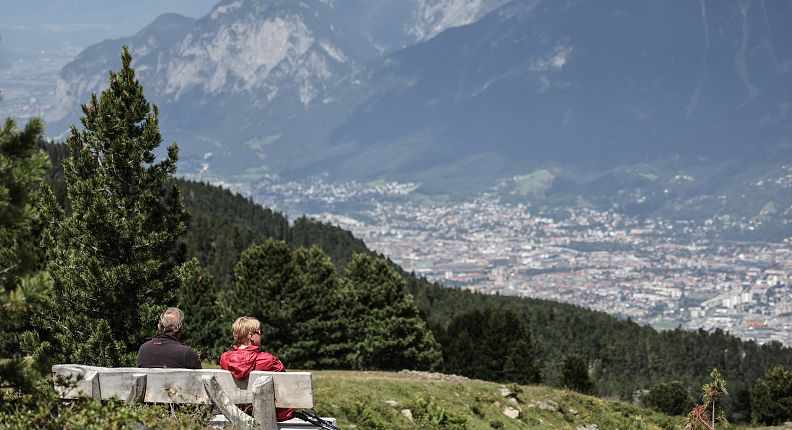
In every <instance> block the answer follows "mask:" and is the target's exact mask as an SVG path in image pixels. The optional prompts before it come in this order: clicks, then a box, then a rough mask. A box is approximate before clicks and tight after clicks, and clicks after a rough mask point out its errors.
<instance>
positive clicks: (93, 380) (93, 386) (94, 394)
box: [83, 370, 102, 402]
mask: <svg viewBox="0 0 792 430" xmlns="http://www.w3.org/2000/svg"><path fill="white" fill-rule="evenodd" d="M84 384H85V385H83V386H84V387H85V388H86V389H85V394H87V395H88V397H91V398H93V399H94V400H96V401H97V402H101V401H102V389H101V387H99V373H98V372H97V371H95V370H90V371H88V372H85V381H84Z"/></svg>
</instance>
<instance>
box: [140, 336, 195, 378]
mask: <svg viewBox="0 0 792 430" xmlns="http://www.w3.org/2000/svg"><path fill="white" fill-rule="evenodd" d="M137 367H167V368H174V369H200V368H201V360H200V359H199V358H198V354H196V353H195V351H193V349H192V348H190V347H189V346H187V345H185V344H183V343H181V342H180V341H179V339H177V338H175V337H174V336H173V335H170V334H167V333H162V334H159V335H157V337H155V338H154V339H151V340H150V341H148V342H146V343H144V344H143V345H141V346H140V349H138V355H137Z"/></svg>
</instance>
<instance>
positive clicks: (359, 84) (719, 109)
mask: <svg viewBox="0 0 792 430" xmlns="http://www.w3.org/2000/svg"><path fill="white" fill-rule="evenodd" d="M790 18H792V3H791V2H778V1H753V2H745V1H737V0H729V1H707V0H700V1H697V2H694V1H684V2H676V1H675V2H662V1H656V0H608V1H607V2H595V1H591V0H554V1H541V0H513V1H509V2H507V1H505V0H490V1H487V0H477V1H462V0H409V1H402V2H386V1H384V0H376V1H363V0H347V1H343V2H341V1H331V0H313V1H309V0H302V1H279V0H259V1H255V0H224V1H221V2H220V3H218V4H217V5H216V6H215V7H214V8H213V9H212V11H211V12H210V13H209V14H208V15H206V16H204V17H202V18H200V19H197V20H193V19H190V18H185V17H181V16H178V15H173V14H170V15H163V16H160V17H159V18H157V19H156V20H155V21H154V22H153V23H151V24H150V25H149V26H147V27H146V28H144V29H142V30H141V31H140V32H139V33H137V34H136V35H134V36H131V37H129V38H124V39H119V40H107V41H104V42H102V43H100V44H97V45H94V46H92V47H90V48H88V49H86V50H85V51H83V52H82V53H81V54H80V55H79V56H78V57H77V58H76V59H75V60H74V61H73V62H71V63H70V64H68V65H67V66H65V67H64V68H63V70H62V71H61V73H60V75H59V79H58V85H57V103H56V106H55V108H54V109H53V110H52V112H51V113H50V115H48V117H47V120H48V123H49V124H50V125H49V131H50V133H54V134H58V133H59V132H62V131H63V130H65V128H66V127H67V125H68V124H72V123H76V120H77V118H78V116H79V109H78V106H79V104H80V103H83V102H85V101H86V100H87V99H88V97H89V94H90V93H91V92H98V91H99V90H100V89H101V86H102V85H104V82H105V81H106V78H105V75H106V71H107V70H108V69H117V68H118V53H119V52H120V47H121V45H122V44H128V45H129V46H130V48H131V50H132V53H133V56H134V63H133V65H134V66H135V67H136V69H137V72H138V75H139V77H140V80H141V82H142V83H143V85H144V87H145V89H146V93H147V96H148V97H149V99H150V100H152V101H153V102H154V103H156V104H158V105H159V107H160V110H161V116H162V118H161V124H162V129H163V135H164V136H165V137H166V138H167V139H175V140H176V141H177V142H178V143H179V144H180V148H181V150H182V155H183V158H182V160H183V170H182V171H187V172H189V171H203V172H205V173H210V174H215V175H217V176H220V177H225V178H233V177H235V176H238V175H239V174H240V173H244V174H245V178H246V180H252V181H255V180H256V178H257V177H260V176H263V175H273V174H275V175H279V176H282V177H286V178H295V177H305V176H312V175H324V176H325V177H328V178H331V179H333V180H359V181H366V180H374V179H389V180H399V181H413V182H419V183H421V184H422V185H421V189H420V191H421V192H425V193H448V194H462V193H466V192H472V191H481V190H484V189H488V188H489V187H491V186H492V185H493V184H495V183H497V181H498V180H503V179H504V178H505V179H508V178H519V177H522V176H524V175H530V174H532V173H534V172H537V171H543V169H544V170H547V171H550V172H552V175H551V177H552V178H553V179H552V184H551V186H549V187H548V188H547V190H546V191H547V193H553V192H561V193H564V192H565V193H570V192H571V193H576V194H582V193H587V192H588V191H587V190H591V189H606V190H607V189H608V187H617V188H618V190H619V191H624V190H625V189H629V188H642V187H643V188H644V189H647V187H648V188H649V189H652V190H653V192H660V191H662V190H666V189H668V188H669V186H671V185H673V184H672V180H673V179H674V178H678V177H680V176H682V177H693V178H694V179H693V180H692V181H688V182H691V184H690V186H689V187H687V188H685V190H684V192H683V193H682V194H681V195H682V196H683V197H684V198H685V199H687V198H688V197H689V194H690V193H692V192H694V191H695V192H700V191H702V189H705V188H707V187H708V185H707V184H711V181H713V180H715V178H722V177H724V176H725V177H727V178H728V177H731V176H734V175H733V174H730V173H729V172H732V173H734V169H735V167H734V165H735V163H737V164H738V165H739V167H738V168H737V170H739V171H740V172H744V171H746V169H747V170H751V169H753V170H752V171H759V172H767V171H770V170H774V171H780V170H782V169H783V166H784V165H786V164H789V163H790V162H792V120H790V119H791V118H792V116H791V115H792V27H790V26H788V25H787V23H788V22H789V21H790ZM628 172H633V174H627V173H628ZM693 173H695V174H693ZM521 175H522V176H521ZM632 177H634V178H636V180H634V181H633V180H630V178H632ZM649 177H657V178H660V180H659V181H658V180H654V179H647V178H649ZM699 178H706V180H704V182H701V181H699V180H698V179H699ZM749 179H750V180H756V175H754V176H751V177H750V178H749ZM708 181H709V182H708ZM682 182H685V181H682ZM727 182H728V181H727ZM742 185H745V184H742ZM677 188H679V186H677ZM716 188H717V187H716ZM611 191H616V190H611ZM705 191H706V190H705ZM777 191H778V190H775V189H774V190H772V191H771V192H770V194H773V193H776V192H777ZM718 192H719V190H710V193H711V194H713V195H715V194H717V193H718ZM787 194H789V193H787ZM787 200H788V199H787ZM780 203H782V204H787V205H788V203H792V202H786V201H784V202H780ZM784 207H785V206H784Z"/></svg>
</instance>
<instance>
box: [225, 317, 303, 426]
mask: <svg viewBox="0 0 792 430" xmlns="http://www.w3.org/2000/svg"><path fill="white" fill-rule="evenodd" d="M231 331H232V332H233V334H234V347H233V349H232V350H231V351H226V352H224V353H223V354H222V355H221V356H220V367H221V368H223V369H225V370H228V371H230V372H231V374H232V375H234V378H237V379H243V378H246V377H247V376H248V375H249V374H250V372H252V371H254V370H266V371H270V372H285V371H286V367H285V366H284V365H283V363H282V362H281V361H280V360H279V359H278V357H275V356H274V355H272V354H270V353H268V352H264V351H261V350H260V349H259V348H260V347H261V323H260V322H259V320H257V319H255V318H253V317H239V318H237V320H236V321H234V324H233V325H231ZM239 407H240V408H242V410H243V411H245V413H247V414H248V415H252V413H253V405H239ZM292 415H294V409H291V408H276V409H275V416H276V419H277V420H278V421H285V420H288V419H291V417H292Z"/></svg>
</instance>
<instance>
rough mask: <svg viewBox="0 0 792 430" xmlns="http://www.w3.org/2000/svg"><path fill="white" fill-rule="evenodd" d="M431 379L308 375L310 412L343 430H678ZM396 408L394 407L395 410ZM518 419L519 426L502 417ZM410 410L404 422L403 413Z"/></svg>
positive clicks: (678, 420) (573, 400) (612, 412)
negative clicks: (588, 429) (514, 413)
mask: <svg viewBox="0 0 792 430" xmlns="http://www.w3.org/2000/svg"><path fill="white" fill-rule="evenodd" d="M436 376H437V375H434V376H432V375H427V374H416V373H389V372H342V371H317V372H313V378H314V379H313V380H314V394H315V397H316V409H317V411H319V413H320V414H321V415H324V416H333V417H336V419H337V420H338V423H339V425H340V427H341V428H344V429H348V428H360V429H375V430H376V429H492V428H495V429H529V428H530V429H578V428H580V427H582V426H585V425H587V424H595V425H597V427H598V428H600V429H623V430H627V429H665V428H682V427H681V424H682V417H669V416H666V415H662V414H658V413H655V412H652V411H650V410H647V409H643V408H640V407H638V406H635V405H632V404H628V403H624V402H620V401H616V400H608V399H601V398H597V397H591V396H585V395H582V394H578V393H575V392H571V391H568V390H560V389H554V388H549V387H544V386H509V387H508V388H509V389H510V390H511V391H512V392H513V393H514V394H513V395H512V397H513V400H510V399H509V398H508V397H504V396H503V395H502V394H501V392H500V389H501V388H502V387H505V386H504V385H502V384H497V383H492V382H485V381H475V380H455V379H451V380H438V379H437V378H436ZM394 402H396V404H394ZM507 407H511V408H514V409H517V410H519V411H520V415H519V417H518V418H516V419H513V418H509V417H507V416H506V415H505V414H504V413H503V411H504V409H505V408H507ZM405 409H409V410H410V413H411V415H412V417H413V420H412V421H410V420H409V419H408V418H407V417H405V415H404V414H403V412H402V410H405Z"/></svg>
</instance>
